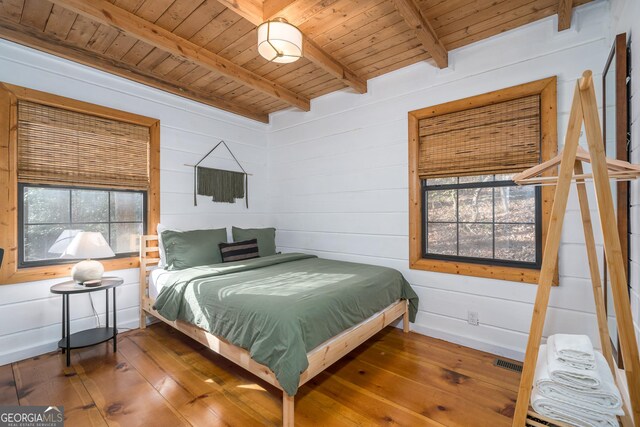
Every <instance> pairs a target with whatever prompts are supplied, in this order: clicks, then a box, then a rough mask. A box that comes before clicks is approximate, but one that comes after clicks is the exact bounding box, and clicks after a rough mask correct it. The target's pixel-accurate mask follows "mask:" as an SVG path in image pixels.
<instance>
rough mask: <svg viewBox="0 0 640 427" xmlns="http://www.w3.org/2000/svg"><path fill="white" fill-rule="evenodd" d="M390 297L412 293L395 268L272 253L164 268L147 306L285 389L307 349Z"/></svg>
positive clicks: (414, 304)
mask: <svg viewBox="0 0 640 427" xmlns="http://www.w3.org/2000/svg"><path fill="white" fill-rule="evenodd" d="M398 299H407V300H409V309H410V319H411V320H412V321H413V320H415V315H416V312H417V309H418V296H417V295H416V293H415V292H414V291H413V289H411V286H409V283H407V281H406V280H405V279H404V277H403V276H402V274H400V272H398V271H397V270H394V269H391V268H386V267H378V266H373V265H367V264H356V263H350V262H342V261H333V260H327V259H321V258H317V257H316V256H313V255H306V254H296V253H294V254H280V255H272V256H268V257H261V258H255V259H251V260H245V261H236V262H231V263H227V264H216V265H209V266H201V267H193V268H189V269H185V270H180V271H176V272H174V273H172V274H171V276H170V277H169V279H168V282H167V283H166V285H165V286H164V287H163V288H162V291H161V292H160V294H159V295H158V298H157V300H156V302H155V309H156V310H157V311H158V312H159V313H160V314H161V315H162V316H164V317H165V318H167V319H169V320H177V319H180V320H184V321H186V322H189V323H192V324H194V325H197V326H199V327H201V328H203V329H205V330H207V331H209V332H210V333H212V334H214V335H216V336H219V337H222V338H224V339H226V340H227V341H229V342H231V343H232V344H234V345H237V346H239V347H242V348H244V349H246V350H248V351H249V353H250V354H251V357H252V358H253V359H254V360H255V361H257V362H258V363H261V364H263V365H266V366H268V367H269V368H270V369H271V370H272V371H273V372H274V373H275V375H276V378H277V379H278V381H279V382H280V385H281V386H282V388H283V389H284V390H285V391H286V392H287V393H288V394H289V395H291V396H293V395H295V393H296V391H297V389H298V383H299V380H300V373H302V372H303V371H304V370H305V369H307V367H308V365H309V363H308V361H307V352H309V351H310V350H312V349H314V348H315V347H317V346H318V345H319V344H321V343H323V342H324V341H326V340H328V339H330V338H332V337H334V336H336V335H338V334H339V333H341V332H343V331H344V330H346V329H348V328H350V327H352V326H354V325H356V324H358V323H360V322H362V321H363V320H365V319H367V318H368V317H370V316H372V315H373V314H375V313H376V312H378V311H380V310H382V309H383V308H385V307H387V306H389V305H390V304H392V303H393V302H394V301H396V300H398Z"/></svg>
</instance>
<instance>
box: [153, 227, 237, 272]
mask: <svg viewBox="0 0 640 427" xmlns="http://www.w3.org/2000/svg"><path fill="white" fill-rule="evenodd" d="M219 243H227V229H226V228H218V229H214V230H191V231H177V230H165V231H163V232H162V244H163V246H164V250H165V253H166V258H167V266H166V267H165V269H167V270H182V269H185V268H189V267H197V266H199V265H209V264H219V263H221V262H222V256H221V255H220V248H219V247H218V244H219Z"/></svg>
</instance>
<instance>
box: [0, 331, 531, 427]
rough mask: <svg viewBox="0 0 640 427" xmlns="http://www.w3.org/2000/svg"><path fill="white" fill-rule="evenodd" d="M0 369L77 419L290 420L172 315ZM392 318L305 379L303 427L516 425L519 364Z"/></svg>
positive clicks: (70, 421) (29, 399)
mask: <svg viewBox="0 0 640 427" xmlns="http://www.w3.org/2000/svg"><path fill="white" fill-rule="evenodd" d="M110 349H111V346H110V345H108V344H102V345H98V346H95V347H91V348H87V349H82V350H75V351H73V352H72V356H73V357H72V366H71V367H70V368H66V367H65V362H64V357H63V356H62V355H61V354H60V353H49V354H46V355H43V356H39V357H35V358H32V359H28V360H24V361H21V362H17V363H13V364H11V365H5V366H1V367H0V405H10V404H16V403H18V402H19V403H20V404H21V405H53V404H55V405H64V407H65V417H66V423H65V425H66V426H97V425H119V426H126V427H129V426H149V425H152V426H154V427H161V426H181V425H187V426H188V425H193V426H223V425H225V426H254V425H255V426H259V425H280V422H281V394H280V393H279V392H278V391H277V390H276V389H275V388H274V387H272V386H270V385H268V384H266V383H264V382H262V381H261V380H259V379H257V378H256V377H254V376H253V375H251V374H249V373H247V372H246V371H244V370H242V369H241V368H238V367H237V366H235V365H234V364H233V363H231V362H228V361H226V360H225V359H224V358H222V357H220V356H218V355H216V354H214V353H213V352H211V351H210V350H208V349H207V348H205V347H204V346H202V345H201V344H199V343H197V342H195V341H193V340H191V339H190V338H188V337H186V336H184V335H183V334H181V333H179V332H177V331H175V330H173V329H171V328H170V327H168V326H166V325H163V324H155V325H152V326H150V327H149V328H147V329H145V330H134V331H129V332H126V333H123V334H121V335H119V337H118V352H117V353H115V354H114V353H113V352H112V351H110ZM493 360H494V356H492V355H490V354H487V353H482V352H479V351H476V350H471V349H469V348H465V347H462V346H458V345H455V344H451V343H447V342H444V341H440V340H436V339H433V338H429V337H425V336H422V335H419V334H414V333H409V334H403V333H402V331H400V330H398V329H395V328H391V327H388V328H386V329H385V330H383V331H381V332H380V333H378V334H377V335H376V336H374V337H373V338H371V339H370V340H369V341H367V342H366V343H365V344H363V345H362V346H361V347H359V348H358V349H356V350H355V351H353V352H352V353H350V354H349V355H347V356H346V357H345V358H343V359H342V360H340V361H339V362H337V363H336V364H334V365H333V366H331V367H330V368H329V369H327V370H326V371H325V372H323V373H321V374H320V375H318V376H317V377H316V378H314V379H313V380H312V381H310V382H309V383H308V384H307V385H305V386H303V387H302V388H301V389H300V391H299V392H298V395H297V396H296V425H298V426H372V425H400V426H465V427H466V426H474V427H475V426H491V427H494V426H510V425H511V416H512V414H513V408H514V405H515V399H516V393H517V388H518V381H519V374H518V373H514V372H511V371H508V370H505V369H502V368H498V367H495V366H493Z"/></svg>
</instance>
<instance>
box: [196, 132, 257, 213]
mask: <svg viewBox="0 0 640 427" xmlns="http://www.w3.org/2000/svg"><path fill="white" fill-rule="evenodd" d="M220 145H224V146H225V148H226V149H227V151H229V154H231V157H233V160H235V161H236V163H237V164H238V166H239V167H240V169H241V170H242V172H234V171H228V170H221V169H213V168H206V167H204V166H200V163H202V162H203V161H204V160H205V159H206V158H207V157H209V155H210V154H211V153H213V152H214V151H215V149H216V148H218V147H219V146H220ZM248 176H249V174H248V173H247V171H245V170H244V168H243V167H242V165H241V164H240V162H239V161H238V159H236V156H235V155H234V154H233V152H232V151H231V149H230V148H229V146H228V145H227V143H226V142H224V141H220V142H219V143H218V144H217V145H216V146H215V147H213V148H212V149H211V151H209V152H208V153H207V154H206V155H205V156H204V157H203V158H201V159H200V161H199V162H198V163H196V164H195V165H193V206H198V200H197V199H198V195H200V196H209V197H211V200H213V201H214V202H219V203H235V202H236V199H242V198H243V197H244V200H245V203H246V205H247V208H249V180H248Z"/></svg>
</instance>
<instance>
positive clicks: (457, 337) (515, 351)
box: [411, 323, 524, 362]
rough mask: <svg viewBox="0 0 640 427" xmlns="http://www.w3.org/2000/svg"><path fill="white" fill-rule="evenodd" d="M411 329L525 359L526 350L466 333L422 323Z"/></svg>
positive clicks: (488, 351) (518, 359)
mask: <svg viewBox="0 0 640 427" xmlns="http://www.w3.org/2000/svg"><path fill="white" fill-rule="evenodd" d="M411 331H412V332H416V333H418V334H422V335H426V336H428V337H432V338H438V339H441V340H444V341H448V342H451V343H454V344H459V345H463V346H465V347H470V348H473V349H475V350H480V351H484V352H487V353H491V354H495V355H496V356H501V357H507V358H509V359H513V360H517V361H520V362H522V361H523V360H524V351H521V350H518V349H515V348H511V347H505V346H501V345H497V344H494V343H489V342H485V341H479V340H477V339H474V338H471V337H467V336H464V335H456V334H452V333H450V332H445V331H442V330H439V329H434V328H429V327H426V326H422V325H416V324H415V323H412V324H411Z"/></svg>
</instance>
